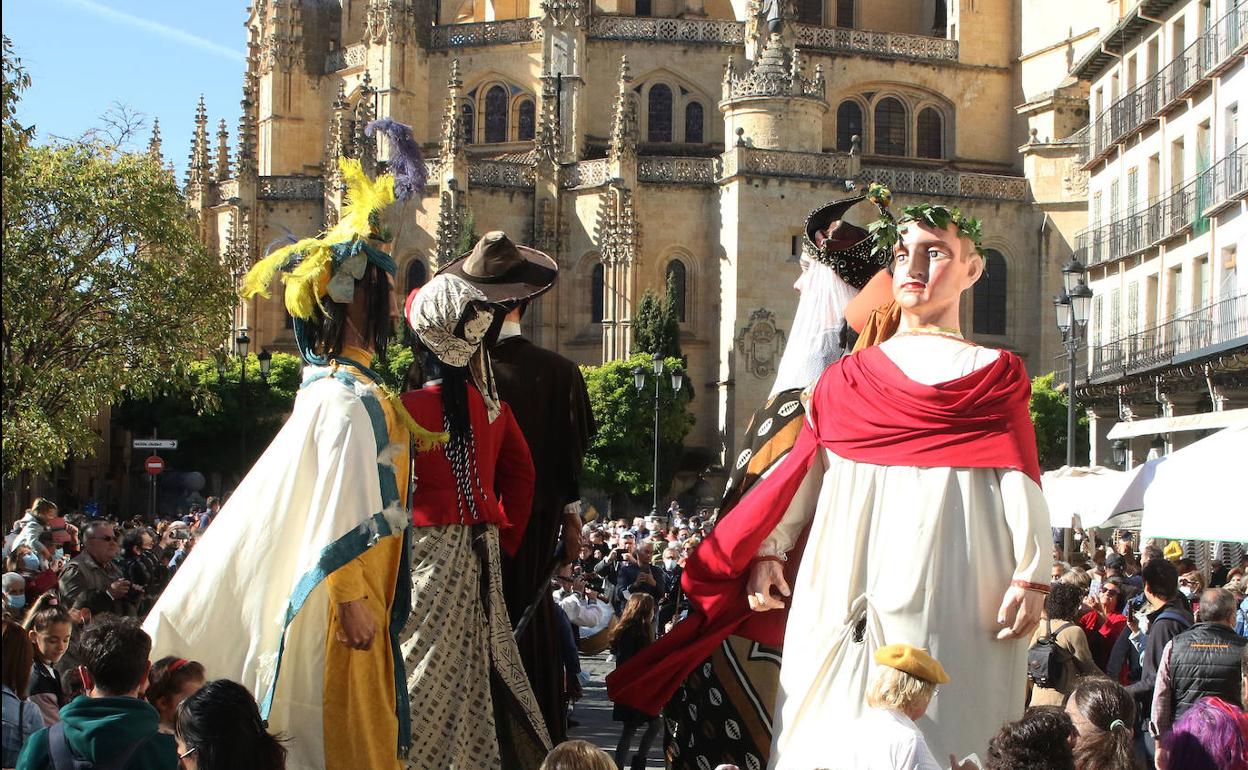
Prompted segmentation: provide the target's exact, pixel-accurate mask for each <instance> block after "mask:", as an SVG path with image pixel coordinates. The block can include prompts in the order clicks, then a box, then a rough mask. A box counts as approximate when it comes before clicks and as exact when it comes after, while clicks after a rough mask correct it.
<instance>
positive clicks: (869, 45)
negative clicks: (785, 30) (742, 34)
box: [795, 24, 958, 61]
mask: <svg viewBox="0 0 1248 770" xmlns="http://www.w3.org/2000/svg"><path fill="white" fill-rule="evenodd" d="M795 26H796V28H797V45H798V46H799V47H800V48H804V49H807V50H810V51H827V52H830V53H841V52H850V53H867V54H875V55H877V56H886V57H890V58H892V57H896V58H900V59H924V60H935V61H957V60H958V41H957V40H949V39H946V38H943V37H931V36H928V35H910V34H906V33H904V32H873V31H871V30H867V29H847V28H843V27H824V26H819V25H814V24H797V25H795Z"/></svg>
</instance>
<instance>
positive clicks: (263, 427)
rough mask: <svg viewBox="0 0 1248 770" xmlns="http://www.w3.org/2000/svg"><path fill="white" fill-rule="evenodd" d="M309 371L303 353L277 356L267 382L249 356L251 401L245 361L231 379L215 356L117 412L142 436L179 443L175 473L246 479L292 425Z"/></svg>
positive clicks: (233, 361)
mask: <svg viewBox="0 0 1248 770" xmlns="http://www.w3.org/2000/svg"><path fill="white" fill-rule="evenodd" d="M302 369H303V362H302V361H301V360H300V359H299V357H298V356H292V355H289V354H287V353H274V354H273V358H272V361H271V363H270V368H269V378H268V381H267V382H265V381H264V380H262V379H261V377H260V360H259V359H258V358H257V357H256V356H255V354H252V355H249V356H247V400H246V404H244V403H243V394H242V386H241V385H240V382H239V379H240V374H241V362H240V360H239V359H238V358H237V357H230V359H229V360H228V361H227V362H226V367H225V372H224V373H223V374H218V371H217V362H216V361H215V360H214V359H212V358H207V359H201V360H198V361H194V362H192V363H191V364H190V366H189V367H188V369H187V371H186V372H185V374H184V375H183V376H182V377H181V378H180V379H179V380H177V381H175V382H171V383H169V384H168V385H167V387H166V391H165V392H164V393H163V394H161V395H158V396H154V397H150V398H143V399H137V398H133V399H127V400H126V401H124V402H123V403H122V404H121V405H120V406H119V407H118V409H117V413H116V418H117V422H118V424H120V425H121V426H122V427H124V428H126V429H127V430H130V431H133V432H134V433H135V434H136V435H138V436H150V435H152V433H153V432H154V431H155V432H158V433H159V434H160V435H161V436H166V437H170V438H176V439H178V449H177V451H176V452H174V453H172V454H171V455H170V456H169V460H170V465H171V467H172V468H173V469H176V470H182V471H199V472H201V473H204V474H205V475H207V474H211V473H222V474H224V475H226V476H234V477H241V476H242V475H243V474H244V473H245V472H246V471H247V470H248V469H249V468H250V467H251V466H252V465H253V464H254V463H255V461H256V460H257V459H258V458H259V457H260V455H261V454H262V453H263V452H264V450H265V448H266V447H268V445H269V444H270V443H272V441H273V437H274V436H276V435H277V432H278V431H279V430H281V427H282V425H283V424H284V423H285V422H286V418H287V416H289V414H290V411H291V408H292V407H293V406H294V402H295V395H296V394H297V393H298V391H299V385H300V382H301V378H302ZM244 430H245V431H246V443H247V448H246V454H245V455H244V454H243V448H242V443H243V431H244Z"/></svg>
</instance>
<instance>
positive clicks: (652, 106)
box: [646, 83, 672, 142]
mask: <svg viewBox="0 0 1248 770" xmlns="http://www.w3.org/2000/svg"><path fill="white" fill-rule="evenodd" d="M649 99H650V101H649V103H648V104H647V105H646V106H647V109H646V140H647V141H650V142H670V141H672V89H670V88H668V87H667V86H666V85H664V84H662V83H655V84H654V85H652V86H650V97H649Z"/></svg>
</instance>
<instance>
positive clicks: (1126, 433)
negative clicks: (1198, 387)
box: [1105, 409, 1248, 441]
mask: <svg viewBox="0 0 1248 770" xmlns="http://www.w3.org/2000/svg"><path fill="white" fill-rule="evenodd" d="M1246 423H1248V409H1227V410H1226V411H1223V412H1205V413H1204V414H1183V415H1178V416H1176V417H1154V418H1152V419H1148V420H1126V421H1124V422H1120V423H1117V424H1116V425H1114V427H1112V428H1110V429H1109V434H1108V435H1106V436H1105V438H1107V439H1108V440H1110V441H1115V440H1117V439H1127V438H1137V437H1139V436H1155V435H1157V434H1159V433H1179V432H1181V431H1186V430H1217V429H1218V428H1227V427H1230V426H1232V425H1244V424H1246Z"/></svg>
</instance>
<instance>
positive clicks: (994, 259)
mask: <svg viewBox="0 0 1248 770" xmlns="http://www.w3.org/2000/svg"><path fill="white" fill-rule="evenodd" d="M1006 289H1007V276H1006V266H1005V257H1003V256H1001V252H999V251H997V250H995V249H988V250H987V251H985V252H984V274H983V275H982V276H980V278H979V281H977V282H976V283H975V293H974V311H973V314H972V318H973V329H974V331H975V333H976V334H1005V308H1006Z"/></svg>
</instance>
